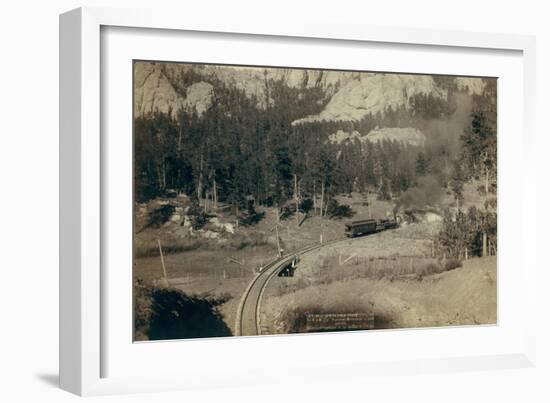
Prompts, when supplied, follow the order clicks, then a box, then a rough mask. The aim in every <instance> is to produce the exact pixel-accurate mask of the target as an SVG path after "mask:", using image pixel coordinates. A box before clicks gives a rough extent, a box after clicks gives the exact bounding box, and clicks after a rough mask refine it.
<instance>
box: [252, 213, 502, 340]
mask: <svg viewBox="0 0 550 403" xmlns="http://www.w3.org/2000/svg"><path fill="white" fill-rule="evenodd" d="M437 225H439V224H438V223H430V224H427V223H424V224H418V225H410V226H408V227H404V228H400V229H398V230H395V231H388V232H384V233H380V234H376V235H373V236H367V237H364V238H361V239H360V240H354V241H350V242H347V243H344V244H338V246H330V247H327V248H326V249H322V250H321V251H319V252H318V253H315V254H313V253H312V254H310V255H306V256H304V257H303V258H302V261H301V262H300V265H299V267H298V270H297V271H296V273H295V277H294V278H275V279H274V280H273V281H272V283H271V284H270V286H269V287H268V290H267V292H266V294H265V297H264V301H263V305H262V310H263V315H262V318H263V321H264V324H265V325H266V326H265V327H267V328H269V331H270V332H271V333H285V332H286V331H287V329H288V328H289V326H290V324H289V323H286V322H285V321H288V318H289V317H292V314H290V313H291V312H292V311H293V310H296V309H299V310H300V311H305V312H307V311H308V310H310V311H312V312H313V311H315V312H317V311H322V312H342V311H346V309H347V308H349V309H348V310H349V311H350V312H352V311H353V312H357V311H361V312H373V313H374V314H375V328H411V327H432V326H448V325H476V324H494V323H496V275H497V272H496V258H495V257H494V256H492V257H486V258H475V259H470V260H467V261H464V262H462V267H458V268H456V267H455V265H449V263H451V262H444V261H438V260H437V259H435V258H431V241H430V239H429V234H431V233H436V232H434V231H435V229H436V228H435V227H436V226H437ZM432 227H433V228H432ZM452 263H454V262H452ZM449 269H450V270H449Z"/></svg>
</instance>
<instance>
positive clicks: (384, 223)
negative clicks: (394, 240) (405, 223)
mask: <svg viewBox="0 0 550 403" xmlns="http://www.w3.org/2000/svg"><path fill="white" fill-rule="evenodd" d="M393 228H397V221H396V220H394V219H392V218H385V219H382V220H379V221H378V231H383V230H386V229H393Z"/></svg>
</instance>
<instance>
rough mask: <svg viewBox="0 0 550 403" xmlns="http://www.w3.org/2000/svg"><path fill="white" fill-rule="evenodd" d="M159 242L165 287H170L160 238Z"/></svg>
mask: <svg viewBox="0 0 550 403" xmlns="http://www.w3.org/2000/svg"><path fill="white" fill-rule="evenodd" d="M157 241H158V244H159V252H160V263H161V265H162V274H163V285H164V286H165V287H168V286H169V283H168V276H167V275H166V266H165V265H164V254H163V253H162V245H161V244H160V238H158V239H157Z"/></svg>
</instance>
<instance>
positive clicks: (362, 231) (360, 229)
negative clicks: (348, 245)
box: [346, 219, 378, 238]
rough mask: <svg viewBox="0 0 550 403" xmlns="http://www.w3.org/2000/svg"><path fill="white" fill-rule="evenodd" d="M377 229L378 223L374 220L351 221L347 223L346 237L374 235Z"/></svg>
mask: <svg viewBox="0 0 550 403" xmlns="http://www.w3.org/2000/svg"><path fill="white" fill-rule="evenodd" d="M377 228H378V225H377V221H376V220H373V219H367V220H358V221H350V222H348V223H346V236H347V237H348V238H353V237H355V236H360V235H367V234H372V233H373V232H376V231H377V230H378V229H377Z"/></svg>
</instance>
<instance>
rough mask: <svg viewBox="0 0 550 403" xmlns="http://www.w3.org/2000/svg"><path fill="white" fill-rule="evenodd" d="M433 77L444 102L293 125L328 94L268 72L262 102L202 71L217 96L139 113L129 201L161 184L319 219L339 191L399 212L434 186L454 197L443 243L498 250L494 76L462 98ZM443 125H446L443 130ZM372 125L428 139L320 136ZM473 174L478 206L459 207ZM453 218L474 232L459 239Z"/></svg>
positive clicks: (416, 100)
mask: <svg viewBox="0 0 550 403" xmlns="http://www.w3.org/2000/svg"><path fill="white" fill-rule="evenodd" d="M204 79H205V78H204V77H201V75H200V74H199V73H193V74H187V75H185V76H184V75H182V76H180V77H177V79H176V80H175V81H174V82H173V83H172V84H173V85H174V87H175V88H176V89H177V88H182V89H183V88H185V87H186V86H188V85H190V84H191V83H193V82H198V81H200V80H204ZM434 79H435V80H436V81H437V84H438V85H439V86H440V87H441V88H445V90H447V92H448V96H447V99H441V98H435V97H433V96H431V95H416V96H414V97H411V98H410V99H409V106H408V107H405V106H402V107H398V108H391V107H390V108H387V109H386V110H385V112H384V113H377V114H375V115H373V114H368V115H366V116H365V117H364V118H363V119H361V120H359V121H346V122H343V121H321V122H308V123H300V124H293V122H295V121H296V120H297V119H300V118H303V117H304V116H308V115H313V114H318V113H319V112H321V111H322V110H323V108H324V107H325V105H326V104H327V102H328V99H327V97H326V95H325V94H324V92H323V91H322V90H321V89H320V88H317V87H313V88H307V87H305V86H304V87H303V88H293V87H289V86H287V85H286V84H285V83H284V82H283V81H274V80H268V79H266V80H265V89H264V93H265V99H258V98H256V97H254V96H250V95H246V94H245V92H244V91H243V90H241V89H238V88H237V87H236V86H231V85H226V84H225V83H224V82H222V81H221V80H217V79H216V78H215V77H208V82H209V83H211V84H212V85H213V86H214V94H215V95H214V98H213V100H212V105H211V106H210V108H208V109H207V110H206V111H205V112H204V113H202V114H200V115H199V114H197V113H196V112H190V111H185V110H181V111H178V112H177V114H172V113H167V114H163V113H159V112H155V113H152V114H149V115H147V116H140V117H136V118H135V125H134V136H135V137H134V144H135V148H134V169H135V172H134V184H135V195H136V201H138V202H145V201H147V200H150V199H152V198H155V197H157V196H160V195H163V194H165V192H166V191H167V190H168V189H171V190H176V191H181V192H184V193H186V194H187V195H189V196H191V197H192V198H194V199H197V200H204V199H208V200H211V201H212V203H213V204H217V203H225V204H227V205H229V206H231V208H232V209H233V210H234V211H239V210H240V209H244V208H246V205H247V200H253V201H254V203H255V204H257V205H265V206H278V207H282V206H284V205H285V204H287V203H289V202H291V203H296V205H302V204H304V201H306V200H309V201H312V202H313V206H312V208H313V209H314V211H315V213H316V214H319V215H321V216H323V215H326V211H327V209H328V207H329V205H330V204H331V202H332V201H333V197H334V196H335V195H338V194H348V193H350V192H353V191H355V192H361V193H366V192H369V193H371V194H375V195H376V196H377V197H378V198H379V199H383V200H389V201H394V203H395V205H396V208H405V209H406V208H410V207H414V206H415V205H416V204H418V200H417V199H418V197H419V196H421V195H422V194H423V195H424V196H423V197H424V201H425V200H426V199H425V197H426V193H430V192H432V190H433V187H437V188H438V189H439V190H440V191H441V190H442V191H447V192H450V193H452V194H453V196H454V197H455V199H456V212H455V213H454V214H453V215H452V218H451V215H449V217H445V222H446V223H447V225H446V227H445V228H446V229H447V230H448V231H447V232H446V233H445V232H443V233H442V235H441V237H440V245H441V248H442V249H444V250H445V251H446V252H445V253H449V254H451V255H457V256H459V255H460V253H462V250H463V249H464V244H465V243H466V244H468V245H470V244H472V243H475V245H477V246H476V249H475V250H476V251H477V252H475V253H478V252H479V253H478V254H482V253H485V249H486V248H487V246H486V244H487V241H488V239H489V240H490V241H492V242H493V243H492V244H493V245H494V247H496V201H495V200H496V196H495V194H496V172H497V170H496V166H497V164H496V163H497V161H496V157H497V155H496V81H495V80H486V82H485V84H486V85H485V91H484V93H483V95H475V94H474V95H469V94H468V92H467V89H462V90H459V89H458V88H457V87H456V84H455V82H454V80H453V79H452V78H449V77H435V78H434ZM451 126H453V132H452V133H447V130H449V128H450V127H451ZM454 126H456V128H454ZM377 127H411V128H417V129H419V130H421V131H422V132H423V133H425V134H426V136H427V141H426V143H425V144H424V145H423V146H410V145H406V144H404V143H402V142H396V141H381V142H370V141H360V140H359V139H354V140H353V141H346V142H341V143H339V144H338V143H331V142H329V141H328V140H327V139H328V136H329V135H330V134H331V133H335V132H336V131H337V130H344V131H346V132H348V133H351V132H352V131H355V130H356V131H358V132H359V133H361V134H367V133H369V132H370V131H371V130H373V129H375V128H377ZM473 180H477V181H479V183H483V186H482V187H481V189H480V194H482V195H483V196H484V197H485V204H486V206H485V209H483V210H482V211H477V210H476V211H473V210H472V211H469V212H462V211H461V208H460V201H461V198H462V192H463V185H464V183H466V182H468V181H473ZM430 189H432V190H430ZM306 204H307V203H306ZM417 207H418V206H417ZM472 222H474V223H473V224H472ZM461 225H464V226H467V227H468V231H470V229H471V228H472V227H475V228H478V229H479V230H478V231H477V232H476V231H473V230H472V231H473V232H472V231H470V232H472V233H471V234H470V233H468V234H465V232H468V231H463V230H461V227H460V226H461ZM480 237H481V238H480ZM480 245H481V246H480ZM470 249H471V248H470Z"/></svg>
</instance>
